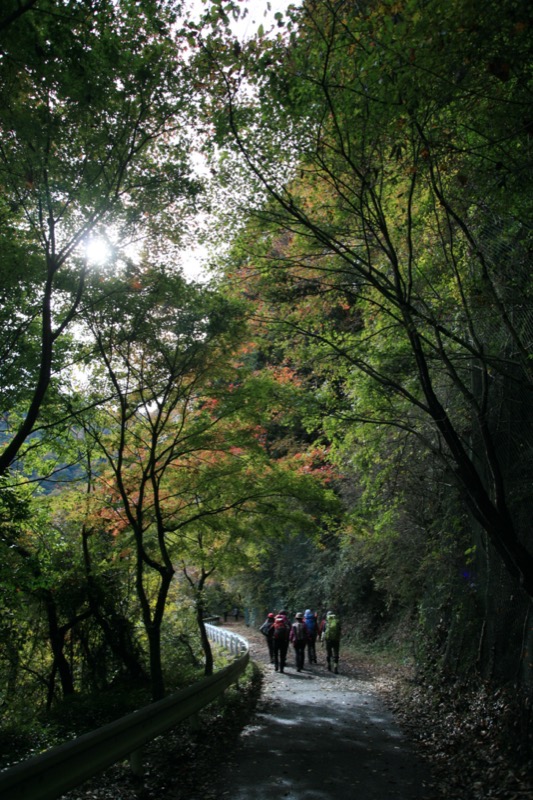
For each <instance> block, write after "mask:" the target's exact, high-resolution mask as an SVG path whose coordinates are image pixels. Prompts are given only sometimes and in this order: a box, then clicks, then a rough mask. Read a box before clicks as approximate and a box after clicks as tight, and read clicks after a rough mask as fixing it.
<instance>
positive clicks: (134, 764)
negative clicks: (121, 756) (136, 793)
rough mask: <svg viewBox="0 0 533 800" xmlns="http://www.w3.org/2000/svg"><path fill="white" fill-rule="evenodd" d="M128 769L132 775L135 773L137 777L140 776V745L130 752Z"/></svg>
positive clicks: (141, 753) (141, 772)
mask: <svg viewBox="0 0 533 800" xmlns="http://www.w3.org/2000/svg"><path fill="white" fill-rule="evenodd" d="M129 761H130V769H131V771H132V772H133V774H134V775H137V776H138V777H139V778H140V777H142V775H143V773H144V769H143V751H142V748H141V747H140V748H139V749H138V750H134V751H133V753H130V759H129Z"/></svg>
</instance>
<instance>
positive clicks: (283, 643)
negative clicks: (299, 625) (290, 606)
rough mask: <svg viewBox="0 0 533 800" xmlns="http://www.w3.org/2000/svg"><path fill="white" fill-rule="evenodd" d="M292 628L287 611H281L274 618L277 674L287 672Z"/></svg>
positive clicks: (275, 667)
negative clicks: (286, 665) (286, 666)
mask: <svg viewBox="0 0 533 800" xmlns="http://www.w3.org/2000/svg"><path fill="white" fill-rule="evenodd" d="M290 630H291V626H290V624H289V620H288V619H287V614H286V613H285V611H280V612H279V613H278V614H276V616H275V617H274V625H273V626H272V641H273V644H274V669H275V670H276V672H277V671H278V670H279V671H280V672H284V671H285V662H286V661H287V650H288V649H289V634H290Z"/></svg>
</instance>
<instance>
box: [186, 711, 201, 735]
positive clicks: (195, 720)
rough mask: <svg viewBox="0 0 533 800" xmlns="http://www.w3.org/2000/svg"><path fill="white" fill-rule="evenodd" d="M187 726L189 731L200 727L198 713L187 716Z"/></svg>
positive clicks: (197, 729) (196, 730)
mask: <svg viewBox="0 0 533 800" xmlns="http://www.w3.org/2000/svg"><path fill="white" fill-rule="evenodd" d="M189 727H190V729H191V731H195V732H198V731H199V730H200V729H201V727H202V726H201V724H200V714H198V713H196V714H191V716H190V717H189Z"/></svg>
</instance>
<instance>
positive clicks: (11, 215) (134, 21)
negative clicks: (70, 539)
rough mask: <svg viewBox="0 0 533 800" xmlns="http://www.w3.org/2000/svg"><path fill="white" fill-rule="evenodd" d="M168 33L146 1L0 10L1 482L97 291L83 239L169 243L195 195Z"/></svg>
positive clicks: (171, 19) (178, 69)
mask: <svg viewBox="0 0 533 800" xmlns="http://www.w3.org/2000/svg"><path fill="white" fill-rule="evenodd" d="M175 23H176V14H175V12H174V10H173V3H171V2H169V3H166V2H157V1H156V0H153V1H152V0H148V1H147V2H145V3H143V4H142V7H139V6H138V4H137V3H132V2H129V0H122V1H121V2H119V3H116V2H111V0H109V2H108V0H104V2H101V3H99V4H98V6H97V7H96V8H95V7H94V4H93V3H92V2H89V0H40V2H39V3H31V2H28V3H24V4H22V5H21V4H19V3H16V2H14V0H9V3H8V7H7V8H4V9H3V16H2V19H1V20H0V45H1V48H2V59H1V65H0V107H1V112H0V134H1V147H0V185H1V187H2V201H1V203H0V239H1V244H2V247H1V250H2V256H1V258H0V297H1V302H0V315H1V322H2V329H3V339H2V353H1V355H2V359H1V368H0V369H1V373H0V384H1V387H2V388H1V391H0V411H1V413H2V421H3V440H4V448H3V450H2V452H1V453H0V474H6V472H7V471H8V470H9V469H10V467H11V465H12V464H13V463H14V461H15V459H17V458H18V457H19V454H20V452H21V448H22V446H23V444H24V443H25V442H26V441H27V439H28V436H29V435H30V433H31V432H32V430H33V429H34V428H35V425H36V421H37V419H38V417H39V415H40V414H41V413H42V411H43V409H44V408H45V405H46V400H47V398H51V397H52V396H53V395H56V394H57V392H59V391H60V389H61V380H62V377H63V376H64V373H65V371H66V369H67V367H68V365H69V364H70V363H71V362H72V360H73V359H74V358H75V357H76V351H77V344H78V343H77V342H76V341H75V339H73V338H72V337H71V336H69V331H71V330H72V326H73V323H74V322H75V321H76V319H77V318H78V315H79V312H80V308H81V305H82V302H83V298H84V295H85V294H86V292H87V283H88V281H89V282H90V283H92V284H93V283H94V282H96V283H97V285H98V284H99V283H101V282H102V281H103V280H105V275H104V274H103V273H100V274H98V275H97V276H95V275H94V272H95V269H94V266H91V264H90V263H89V255H88V251H87V245H88V243H89V241H90V239H91V237H93V236H96V235H101V236H107V237H108V240H109V241H110V243H111V244H112V243H113V242H120V243H121V245H125V244H126V243H127V242H128V241H129V240H131V238H132V237H139V236H140V235H145V236H148V234H149V230H150V229H151V230H152V232H154V231H156V230H157V229H158V228H159V227H160V226H161V225H162V224H164V225H165V226H166V230H167V239H168V240H170V239H172V237H173V236H174V237H176V236H177V235H178V233H179V227H180V225H179V223H180V221H181V219H182V217H183V207H184V206H185V205H187V203H189V202H192V198H193V197H194V196H195V194H196V192H197V189H198V187H197V185H196V184H195V182H194V181H193V180H191V179H190V177H189V174H188V168H187V155H186V153H187V148H188V145H187V132H186V125H185V118H184V115H185V114H186V113H187V109H188V103H189V100H190V96H191V90H190V84H189V81H188V79H187V67H186V64H185V61H184V59H183V58H182V57H181V50H180V48H181V45H180V41H179V36H176V35H175V33H174V30H175V28H174V25H175ZM125 41H127V42H128V46H127V47H124V42H125ZM178 205H181V210H178V207H177V206H178ZM147 214H149V215H150V224H148V223H147ZM171 221H172V224H171ZM14 408H17V409H19V410H20V413H19V414H17V415H13V414H12V413H11V412H12V410H13V409H14Z"/></svg>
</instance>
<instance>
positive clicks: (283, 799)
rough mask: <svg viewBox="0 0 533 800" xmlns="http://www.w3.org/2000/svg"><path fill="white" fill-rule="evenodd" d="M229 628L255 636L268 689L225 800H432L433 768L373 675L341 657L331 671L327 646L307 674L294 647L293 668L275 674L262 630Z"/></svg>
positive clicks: (234, 758)
mask: <svg viewBox="0 0 533 800" xmlns="http://www.w3.org/2000/svg"><path fill="white" fill-rule="evenodd" d="M228 627H231V629H232V630H235V631H236V632H239V633H241V635H243V636H245V637H246V638H247V639H248V641H249V642H250V645H251V656H252V658H253V659H254V661H256V662H258V663H260V664H261V665H262V669H263V671H264V688H263V693H262V698H261V701H260V703H259V706H258V709H257V713H256V715H255V718H254V719H253V720H252V722H251V723H250V724H249V725H248V726H247V727H246V728H245V729H244V731H243V732H242V734H241V737H240V741H239V745H238V747H237V749H236V751H235V752H234V753H232V754H231V755H230V757H229V759H228V764H227V766H226V769H225V772H224V776H223V785H222V786H221V787H220V790H219V792H218V794H217V797H218V798H220V800H223V799H224V800H226V799H227V800H229V799H230V798H231V800H431V789H430V782H429V775H428V772H427V767H426V766H425V765H424V764H423V763H421V762H420V760H419V759H418V758H417V756H416V754H415V753H414V752H413V750H412V749H411V747H410V746H409V743H408V742H407V740H406V739H405V738H404V736H403V735H402V733H401V731H400V729H399V728H398V726H397V725H396V723H395V721H394V719H393V717H392V715H391V713H390V712H389V711H388V710H387V709H386V707H385V706H384V705H383V703H382V702H381V701H380V699H379V697H378V695H377V693H376V690H375V688H374V687H373V684H372V680H371V679H370V678H368V677H365V676H364V674H363V673H361V674H360V675H358V674H357V670H354V669H351V670H350V672H347V670H344V672H345V674H343V669H342V658H341V664H340V674H339V675H334V674H332V673H330V672H328V671H327V669H326V665H325V656H324V653H323V651H321V650H320V648H317V653H318V661H319V663H318V664H313V665H306V668H305V670H304V672H302V673H298V672H296V669H295V667H294V656H293V652H292V649H291V650H290V651H289V659H288V667H287V669H286V672H285V673H284V674H279V673H276V672H274V669H273V667H272V666H271V665H270V664H269V663H267V661H268V656H267V651H266V646H265V642H264V639H263V637H262V636H261V634H258V633H257V632H256V631H255V630H252V629H250V628H246V627H245V626H244V625H235V624H232V625H231V626H228ZM341 656H342V652H341Z"/></svg>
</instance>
